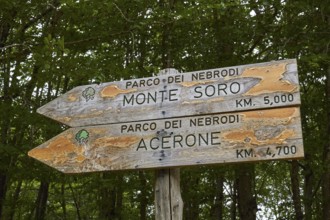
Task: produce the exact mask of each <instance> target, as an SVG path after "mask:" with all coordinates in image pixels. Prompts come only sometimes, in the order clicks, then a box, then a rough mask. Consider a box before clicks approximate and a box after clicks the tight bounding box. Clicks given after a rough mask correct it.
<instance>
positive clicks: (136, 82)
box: [38, 60, 300, 127]
mask: <svg viewBox="0 0 330 220" xmlns="http://www.w3.org/2000/svg"><path fill="white" fill-rule="evenodd" d="M299 104H300V95H299V84H298V74H297V65H296V60H283V61H274V62H267V63H260V64H251V65H243V66H235V67H228V68H220V69H211V70H202V71H196V72H188V73H182V74H170V75H163V76H156V77H150V78H143V79H132V80H125V81H118V82H110V83H104V84H100V85H95V84H94V85H87V86H79V87H76V88H74V89H72V90H70V91H69V92H67V93H66V94H64V95H62V96H60V97H58V98H57V99H55V100H53V101H51V102H49V103H48V104H46V105H44V106H42V107H41V108H39V109H38V113H40V114H43V115H45V116H47V117H50V118H52V119H54V120H57V121H59V122H62V123H64V124H67V125H69V126H71V127H78V126H86V125H101V124H110V123H118V122H132V121H140V120H150V119H161V118H163V119H164V118H172V117H181V116H188V115H200V114H210V113H220V112H236V111H246V110H251V109H262V108H274V107H281V106H295V105H299Z"/></svg>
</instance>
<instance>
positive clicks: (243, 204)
mask: <svg viewBox="0 0 330 220" xmlns="http://www.w3.org/2000/svg"><path fill="white" fill-rule="evenodd" d="M236 175H237V181H238V182H237V193H238V211H239V216H240V219H244V220H255V219H256V213H257V201H256V197H255V195H254V165H252V164H244V165H238V166H237V168H236Z"/></svg>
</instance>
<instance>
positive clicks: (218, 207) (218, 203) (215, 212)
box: [211, 172, 225, 220]
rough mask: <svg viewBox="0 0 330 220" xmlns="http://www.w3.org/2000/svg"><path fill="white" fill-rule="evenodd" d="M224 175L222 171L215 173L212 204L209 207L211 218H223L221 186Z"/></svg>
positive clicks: (216, 219)
mask: <svg viewBox="0 0 330 220" xmlns="http://www.w3.org/2000/svg"><path fill="white" fill-rule="evenodd" d="M224 180H225V179H224V176H223V173H222V172H221V173H217V174H216V177H215V186H214V187H215V198H214V204H213V206H212V208H211V211H212V213H211V214H212V219H214V220H222V219H223V199H224V194H223V186H224V184H223V183H224Z"/></svg>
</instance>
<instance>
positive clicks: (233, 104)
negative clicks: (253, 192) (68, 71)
mask: <svg viewBox="0 0 330 220" xmlns="http://www.w3.org/2000/svg"><path fill="white" fill-rule="evenodd" d="M172 70H173V69H172ZM170 72H171V71H170ZM299 105H300V94H299V82H298V74H297V64H296V61H295V60H283V61H274V62H268V63H260V64H250V65H243V66H235V67H228V68H220V69H212V70H202V71H195V72H189V73H181V74H171V73H169V74H165V75H160V76H156V77H150V78H144V79H133V80H126V81H118V82H111V83H104V84H100V85H87V86H80V87H76V88H74V89H72V90H71V91H69V92H67V93H66V94H64V95H62V96H60V97H58V98H57V99H55V100H53V101H51V102H50V103H48V104H46V105H44V106H42V107H41V108H39V109H38V112H39V113H40V114H43V115H45V116H47V117H50V118H52V119H54V120H57V121H59V122H62V123H64V124H67V125H69V126H71V127H72V128H70V129H68V130H67V131H64V132H63V133H61V134H59V135H58V136H56V137H54V138H52V139H50V140H48V141H47V142H45V143H44V144H42V145H40V146H38V147H37V148H35V149H32V150H31V151H29V153H28V154H29V156H31V157H33V158H35V159H37V160H40V161H41V162H43V163H45V164H47V165H49V166H51V167H54V168H56V169H57V170H59V171H61V172H64V173H83V172H96V171H111V170H134V169H155V168H161V169H160V170H159V171H158V172H157V171H156V173H157V180H156V185H155V197H156V204H155V207H156V218H157V219H158V218H159V219H181V217H182V206H183V204H182V200H181V196H180V184H179V183H180V181H179V179H180V178H179V167H182V166H193V165H206V164H221V163H240V162H250V161H265V160H275V159H299V158H303V157H304V150H303V141H302V132H301V121H300V109H299ZM164 168H171V169H169V170H167V171H166V170H165V169H164ZM168 201H169V202H168ZM180 216H181V217H180Z"/></svg>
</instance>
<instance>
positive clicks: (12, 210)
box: [0, 180, 22, 220]
mask: <svg viewBox="0 0 330 220" xmlns="http://www.w3.org/2000/svg"><path fill="white" fill-rule="evenodd" d="M21 189H22V180H20V181H19V182H18V183H17V186H16V189H15V193H14V197H13V205H12V206H11V207H10V212H9V217H8V219H9V220H14V216H15V211H16V207H17V205H16V203H17V201H18V197H19V194H20V193H21ZM0 219H1V218H0Z"/></svg>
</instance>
